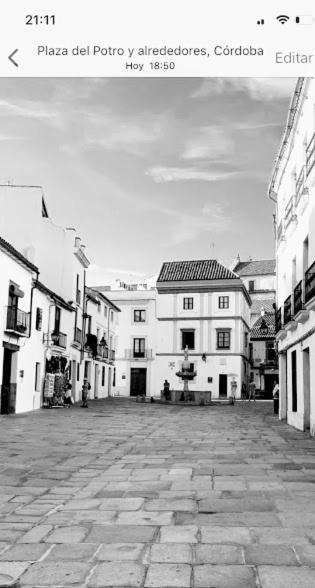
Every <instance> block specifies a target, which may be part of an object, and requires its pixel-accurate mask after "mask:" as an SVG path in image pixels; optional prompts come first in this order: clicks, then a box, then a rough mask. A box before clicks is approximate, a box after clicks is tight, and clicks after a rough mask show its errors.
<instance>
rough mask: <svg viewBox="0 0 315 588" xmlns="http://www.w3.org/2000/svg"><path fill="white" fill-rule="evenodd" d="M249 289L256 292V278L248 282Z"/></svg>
mask: <svg viewBox="0 0 315 588" xmlns="http://www.w3.org/2000/svg"><path fill="white" fill-rule="evenodd" d="M248 290H249V292H254V290H255V280H249V282H248Z"/></svg>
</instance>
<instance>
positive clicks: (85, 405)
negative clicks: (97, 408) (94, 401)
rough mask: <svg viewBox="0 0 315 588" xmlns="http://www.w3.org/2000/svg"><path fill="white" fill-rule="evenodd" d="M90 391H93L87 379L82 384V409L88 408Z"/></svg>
mask: <svg viewBox="0 0 315 588" xmlns="http://www.w3.org/2000/svg"><path fill="white" fill-rule="evenodd" d="M89 390H91V384H90V383H89V381H88V379H87V378H84V380H83V384H82V404H81V407H82V408H88V397H89Z"/></svg>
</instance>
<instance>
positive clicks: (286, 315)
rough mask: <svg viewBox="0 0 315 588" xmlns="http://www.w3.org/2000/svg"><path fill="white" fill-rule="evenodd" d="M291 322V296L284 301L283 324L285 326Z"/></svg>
mask: <svg viewBox="0 0 315 588" xmlns="http://www.w3.org/2000/svg"><path fill="white" fill-rule="evenodd" d="M291 320H292V296H291V294H290V296H288V298H286V299H285V301H284V305H283V324H284V325H286V324H287V323H289V322H290V321H291Z"/></svg>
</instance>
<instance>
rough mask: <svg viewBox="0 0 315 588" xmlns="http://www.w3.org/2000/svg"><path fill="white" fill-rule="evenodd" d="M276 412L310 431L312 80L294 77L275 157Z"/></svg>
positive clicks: (314, 256) (314, 380) (314, 174)
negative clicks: (282, 135) (291, 96)
mask: <svg viewBox="0 0 315 588" xmlns="http://www.w3.org/2000/svg"><path fill="white" fill-rule="evenodd" d="M269 197H270V198H271V199H272V200H273V201H274V202H275V205H276V258H277V315H276V331H277V335H276V337H277V341H278V350H279V372H280V373H279V375H280V418H281V419H284V420H287V422H288V424H290V425H292V426H294V427H296V428H298V429H301V430H307V429H310V432H311V434H312V435H314V434H315V80H314V79H313V78H312V79H307V78H299V79H298V81H297V85H296V89H295V92H294V96H293V98H292V102H291V106H290V111H289V117H288V122H287V126H286V129H285V133H284V137H283V140H282V144H281V147H280V151H279V154H278V157H277V159H276V162H275V167H274V170H273V175H272V180H271V184H270V189H269Z"/></svg>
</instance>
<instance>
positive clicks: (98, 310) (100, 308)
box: [97, 302, 102, 312]
mask: <svg viewBox="0 0 315 588" xmlns="http://www.w3.org/2000/svg"><path fill="white" fill-rule="evenodd" d="M101 310H102V305H101V303H100V302H99V303H98V305H97V312H101Z"/></svg>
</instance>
